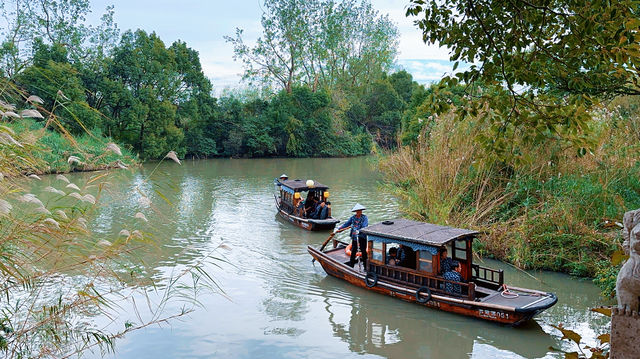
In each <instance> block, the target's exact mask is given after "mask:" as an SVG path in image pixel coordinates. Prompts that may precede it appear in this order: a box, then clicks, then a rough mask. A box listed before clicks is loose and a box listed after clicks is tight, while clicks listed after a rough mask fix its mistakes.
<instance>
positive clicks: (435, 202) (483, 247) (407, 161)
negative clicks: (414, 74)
mask: <svg viewBox="0 0 640 359" xmlns="http://www.w3.org/2000/svg"><path fill="white" fill-rule="evenodd" d="M624 110H625V108H624V107H622V106H618V105H617V104H616V103H613V104H611V105H610V106H609V107H608V108H605V109H602V110H601V112H600V113H598V116H596V120H594V121H593V123H591V124H590V126H591V128H590V129H589V134H590V139H589V140H590V141H591V143H592V146H591V150H590V151H589V152H588V153H587V154H586V155H583V156H580V155H579V154H578V153H577V150H576V149H575V148H572V147H569V146H568V145H566V144H565V143H562V142H561V141H559V140H555V139H553V138H550V139H548V140H547V141H545V142H544V143H540V144H538V145H526V144H523V143H519V142H518V139H517V138H516V139H513V147H514V148H518V151H520V153H521V156H520V159H521V161H518V162H510V163H509V162H505V161H504V160H502V161H501V160H499V159H497V158H496V156H495V155H493V154H492V153H491V152H490V151H488V150H487V149H486V147H485V146H482V145H481V144H480V143H479V142H478V141H477V138H478V137H479V136H482V135H485V129H484V128H483V126H484V125H483V122H482V120H481V116H482V115H480V116H479V117H478V118H477V119H476V120H468V121H463V122H457V121H455V120H454V118H453V116H451V115H443V116H440V117H438V118H435V119H432V125H430V126H425V127H424V130H423V133H422V134H421V135H420V138H419V140H418V143H417V144H416V145H415V146H407V147H402V148H400V149H398V150H397V151H395V152H394V153H391V154H389V155H388V156H385V157H384V158H382V159H381V160H380V161H379V166H380V169H381V170H382V172H383V173H384V174H385V183H386V186H387V188H389V189H390V190H391V191H393V192H394V193H395V194H397V195H398V196H399V197H400V198H401V199H402V200H403V202H402V203H403V210H404V211H405V212H406V213H407V215H408V216H410V217H413V218H417V219H420V220H424V221H428V222H433V223H439V224H445V225H451V226H459V227H465V228H474V229H477V230H479V231H481V232H482V233H483V235H482V236H481V237H480V240H479V241H476V242H477V243H476V249H477V252H478V253H480V254H482V255H486V256H491V257H494V258H497V259H501V260H505V261H508V262H510V263H513V264H515V265H516V266H518V267H520V268H523V269H548V270H554V271H562V272H567V273H571V274H574V275H578V276H586V277H594V276H596V277H598V279H597V282H598V284H600V285H601V286H602V287H603V289H604V290H605V293H606V294H608V295H609V294H611V285H612V278H611V271H610V270H609V268H610V267H611V262H610V260H609V258H610V257H611V253H612V252H613V251H615V250H616V249H618V248H619V246H620V243H621V240H620V237H619V233H618V232H619V231H618V229H617V226H616V225H615V222H616V221H618V222H619V221H621V219H622V215H623V214H624V212H625V211H627V210H630V209H635V208H638V207H640V182H639V181H638V180H637V178H638V177H640V145H639V144H638V143H639V141H638V139H640V137H638V134H639V133H640V132H639V131H638V128H639V126H638V125H637V121H638V120H637V115H636V116H625V114H624ZM602 276H607V279H605V280H602ZM613 280H614V279H613Z"/></svg>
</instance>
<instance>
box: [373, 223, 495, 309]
mask: <svg viewBox="0 0 640 359" xmlns="http://www.w3.org/2000/svg"><path fill="white" fill-rule="evenodd" d="M361 232H362V233H364V234H366V235H367V240H368V248H367V251H368V254H369V260H368V263H367V266H368V268H367V269H368V271H369V272H373V273H375V274H376V275H377V276H379V277H381V278H382V277H386V278H389V279H393V280H397V281H401V282H410V283H411V284H414V285H419V286H424V287H427V288H429V289H430V290H431V291H432V292H434V293H438V292H443V293H444V292H445V291H446V290H447V289H450V288H451V286H449V287H448V286H447V283H452V284H453V283H454V282H452V281H450V280H447V279H445V278H444V274H445V273H444V268H443V263H442V262H445V261H447V262H448V263H447V264H448V265H449V267H447V265H444V267H446V269H449V270H452V269H453V268H450V267H451V263H453V264H457V263H459V264H460V267H461V269H460V271H459V273H460V276H461V278H462V281H460V282H457V281H456V282H455V286H456V287H455V288H456V290H455V293H450V291H449V293H447V294H448V295H451V294H454V295H456V294H457V295H459V296H463V297H468V298H469V299H472V300H473V299H476V298H479V297H482V296H483V295H484V293H483V288H486V289H488V290H490V291H492V290H496V289H498V288H500V287H501V286H502V285H503V284H504V274H503V272H502V270H494V269H490V268H485V267H481V266H479V265H476V264H474V263H473V250H472V247H473V239H474V238H475V237H476V236H477V235H478V232H476V231H472V230H468V229H459V228H452V227H445V226H438V225H435V224H430V223H423V222H415V221H411V220H406V219H395V220H393V221H384V222H380V223H377V224H374V225H372V226H369V227H367V228H364V229H363V230H362V231H361ZM445 251H446V257H445V255H444V253H445ZM401 252H403V254H402V257H403V258H399V256H400V255H399V253H401ZM445 258H449V259H445ZM480 287H482V288H480ZM478 291H479V292H478ZM476 292H477V293H476ZM488 293H489V292H487V294H488Z"/></svg>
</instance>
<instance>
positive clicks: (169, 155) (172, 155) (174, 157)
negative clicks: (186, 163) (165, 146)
mask: <svg viewBox="0 0 640 359" xmlns="http://www.w3.org/2000/svg"><path fill="white" fill-rule="evenodd" d="M164 157H165V158H168V159H170V160H172V161H173V162H175V163H177V164H179V165H181V164H182V163H180V160H179V159H178V155H177V154H176V153H175V152H174V151H169V153H167V155H166V156H164Z"/></svg>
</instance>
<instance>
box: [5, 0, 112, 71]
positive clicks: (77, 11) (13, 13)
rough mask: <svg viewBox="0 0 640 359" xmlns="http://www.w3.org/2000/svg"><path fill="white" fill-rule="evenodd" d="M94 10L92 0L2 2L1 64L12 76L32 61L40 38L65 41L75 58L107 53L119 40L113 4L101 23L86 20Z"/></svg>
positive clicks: (62, 43) (84, 58)
mask: <svg viewBox="0 0 640 359" xmlns="http://www.w3.org/2000/svg"><path fill="white" fill-rule="evenodd" d="M90 12H91V7H90V4H89V1H88V0H58V1H49V0H6V1H2V2H0V14H2V16H3V18H4V26H3V31H2V33H1V35H0V36H2V37H1V39H0V41H2V43H1V45H0V68H1V69H2V71H3V75H5V76H6V77H9V78H12V77H13V76H15V75H17V74H18V73H19V72H20V71H22V70H23V69H24V68H25V67H26V66H27V65H28V64H29V62H30V61H31V58H32V56H33V53H34V51H33V49H34V45H36V44H35V42H34V41H36V40H35V39H38V38H39V39H41V40H43V41H44V43H46V44H49V45H54V44H58V45H62V46H64V47H65V48H66V49H67V51H68V52H69V57H70V59H71V61H72V62H80V61H86V60H87V59H88V58H91V57H95V56H99V54H102V53H106V51H108V49H109V48H110V47H111V46H112V45H113V44H115V41H116V39H117V34H118V29H117V26H116V25H115V23H114V22H113V6H110V7H108V8H107V9H106V12H105V14H104V15H103V16H102V18H101V23H100V25H98V26H91V25H88V24H86V16H87V15H88V14H89V13H90Z"/></svg>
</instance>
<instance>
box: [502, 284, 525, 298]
mask: <svg viewBox="0 0 640 359" xmlns="http://www.w3.org/2000/svg"><path fill="white" fill-rule="evenodd" d="M500 295H501V296H503V297H504V298H507V299H516V298H518V297H519V296H520V294H518V293H516V292H512V291H510V290H509V287H507V285H506V284H503V285H502V292H500Z"/></svg>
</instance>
